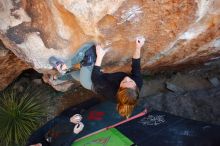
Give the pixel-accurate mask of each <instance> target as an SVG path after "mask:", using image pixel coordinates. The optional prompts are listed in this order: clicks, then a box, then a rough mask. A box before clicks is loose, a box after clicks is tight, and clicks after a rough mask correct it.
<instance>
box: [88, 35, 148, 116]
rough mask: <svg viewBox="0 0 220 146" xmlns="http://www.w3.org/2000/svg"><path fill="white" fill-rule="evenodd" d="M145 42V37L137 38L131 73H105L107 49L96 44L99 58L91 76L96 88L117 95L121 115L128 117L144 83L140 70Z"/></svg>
mask: <svg viewBox="0 0 220 146" xmlns="http://www.w3.org/2000/svg"><path fill="white" fill-rule="evenodd" d="M144 42H145V39H144V37H137V38H136V49H135V51H134V54H133V58H132V65H131V66H132V70H131V74H130V75H129V74H127V73H124V72H116V73H103V72H102V71H101V67H100V66H101V63H102V59H103V57H104V55H105V53H106V52H107V50H104V49H102V48H101V46H99V45H98V46H96V54H97V59H96V62H95V65H94V67H93V71H92V77H91V78H92V83H93V86H94V90H95V92H96V93H99V94H101V95H103V96H105V97H108V98H114V97H116V99H117V110H118V112H119V114H120V115H121V116H123V117H126V118H128V117H129V116H130V115H131V113H132V111H133V109H134V107H135V105H136V103H137V100H138V97H139V91H140V89H141V87H142V84H143V80H142V77H141V72H140V51H141V48H142V46H143V45H144Z"/></svg>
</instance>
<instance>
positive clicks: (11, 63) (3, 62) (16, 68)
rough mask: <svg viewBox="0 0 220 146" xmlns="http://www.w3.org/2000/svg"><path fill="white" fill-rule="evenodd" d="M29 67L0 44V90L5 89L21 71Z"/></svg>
mask: <svg viewBox="0 0 220 146" xmlns="http://www.w3.org/2000/svg"><path fill="white" fill-rule="evenodd" d="M29 67H30V66H28V64H26V63H25V62H24V61H22V60H21V59H19V58H18V57H16V56H15V55H14V54H13V53H12V52H11V51H9V50H7V49H6V48H5V47H4V46H3V44H2V43H1V42H0V80H1V83H0V90H3V89H4V88H5V87H7V85H8V84H10V83H11V82H12V81H13V80H14V79H15V78H16V77H17V76H19V75H20V74H21V72H22V71H23V70H25V69H27V68H29Z"/></svg>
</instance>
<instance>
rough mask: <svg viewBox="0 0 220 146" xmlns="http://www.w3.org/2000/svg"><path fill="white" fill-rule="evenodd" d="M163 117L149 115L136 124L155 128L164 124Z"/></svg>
mask: <svg viewBox="0 0 220 146" xmlns="http://www.w3.org/2000/svg"><path fill="white" fill-rule="evenodd" d="M164 116H165V115H155V116H153V115H149V116H148V117H144V118H142V119H141V120H140V121H139V122H138V123H140V124H142V125H144V126H145V125H152V126H157V125H160V124H162V123H164V122H165V119H164Z"/></svg>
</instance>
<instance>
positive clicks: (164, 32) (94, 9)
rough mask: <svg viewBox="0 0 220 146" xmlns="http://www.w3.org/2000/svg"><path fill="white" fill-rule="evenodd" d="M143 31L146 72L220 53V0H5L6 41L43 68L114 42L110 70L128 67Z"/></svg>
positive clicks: (2, 34)
mask: <svg viewBox="0 0 220 146" xmlns="http://www.w3.org/2000/svg"><path fill="white" fill-rule="evenodd" d="M139 35H143V36H145V38H146V39H147V43H146V44H145V45H144V48H143V50H142V61H141V65H142V68H143V70H146V69H147V70H161V69H166V68H171V67H173V68H175V67H178V66H181V65H187V64H195V63H202V62H205V61H208V60H211V59H216V57H219V52H220V1H219V0H194V1H193V0H149V1H144V0H114V1H112V0H101V1H100V0H68V1H65V0H1V1H0V39H1V40H2V42H3V43H4V45H5V46H6V47H7V48H8V49H10V50H11V51H12V52H13V53H14V54H15V55H16V56H17V57H18V58H20V59H22V60H23V61H25V62H27V63H28V64H29V65H30V66H32V67H33V68H34V69H35V70H37V71H38V72H41V73H44V74H47V73H49V72H50V71H49V70H51V69H52V67H51V66H50V65H49V63H48V58H49V57H50V56H52V55H55V56H58V57H62V58H64V59H69V57H70V55H71V54H73V53H74V52H75V51H76V50H77V49H78V48H79V47H80V46H81V45H82V44H83V43H85V42H87V41H91V40H94V41H97V42H100V43H103V44H105V45H109V44H110V45H111V50H110V52H108V54H107V55H106V57H105V60H104V62H103V65H104V69H105V71H110V72H111V71H118V70H123V71H128V70H129V69H130V68H129V65H128V64H130V61H131V60H130V58H131V56H132V53H133V51H134V47H135V45H134V44H135V43H134V41H135V37H137V36H139Z"/></svg>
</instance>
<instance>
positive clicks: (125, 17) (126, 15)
mask: <svg viewBox="0 0 220 146" xmlns="http://www.w3.org/2000/svg"><path fill="white" fill-rule="evenodd" d="M142 8H143V7H139V6H137V5H135V6H133V7H131V8H130V9H129V10H128V11H122V13H123V14H122V15H121V21H120V22H119V23H118V24H123V23H125V22H126V21H130V22H131V21H134V22H137V21H139V19H138V17H137V16H138V15H139V14H141V13H143V11H142Z"/></svg>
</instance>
